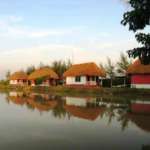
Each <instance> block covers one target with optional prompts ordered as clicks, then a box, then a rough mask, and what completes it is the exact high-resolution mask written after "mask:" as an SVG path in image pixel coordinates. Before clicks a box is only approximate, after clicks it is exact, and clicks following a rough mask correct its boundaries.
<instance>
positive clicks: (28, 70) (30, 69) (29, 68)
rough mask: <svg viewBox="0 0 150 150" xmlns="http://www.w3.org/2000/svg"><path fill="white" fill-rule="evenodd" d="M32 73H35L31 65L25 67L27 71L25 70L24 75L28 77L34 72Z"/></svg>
mask: <svg viewBox="0 0 150 150" xmlns="http://www.w3.org/2000/svg"><path fill="white" fill-rule="evenodd" d="M34 71H35V66H33V65H31V66H29V67H27V69H26V73H27V74H28V75H29V74H31V73H32V72H34Z"/></svg>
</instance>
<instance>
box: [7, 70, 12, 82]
mask: <svg viewBox="0 0 150 150" xmlns="http://www.w3.org/2000/svg"><path fill="white" fill-rule="evenodd" d="M10 75H11V73H10V71H9V70H8V71H7V72H6V79H7V80H9V77H10Z"/></svg>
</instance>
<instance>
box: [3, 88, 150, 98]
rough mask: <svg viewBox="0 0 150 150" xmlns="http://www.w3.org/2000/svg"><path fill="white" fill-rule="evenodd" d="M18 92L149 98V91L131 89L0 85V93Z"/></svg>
mask: <svg viewBox="0 0 150 150" xmlns="http://www.w3.org/2000/svg"><path fill="white" fill-rule="evenodd" d="M9 91H18V92H24V93H32V92H36V93H45V94H48V93H49V94H54V95H62V96H91V97H92V96H93V97H120V98H149V97H150V89H131V88H102V87H99V88H93V89H92V88H71V87H66V86H54V87H52V86H51V87H41V86H35V87H31V86H11V85H0V92H9Z"/></svg>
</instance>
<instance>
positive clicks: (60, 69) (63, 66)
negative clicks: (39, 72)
mask: <svg viewBox="0 0 150 150" xmlns="http://www.w3.org/2000/svg"><path fill="white" fill-rule="evenodd" d="M71 65H72V63H71V61H70V60H68V61H67V62H65V61H61V60H59V61H54V62H52V65H51V68H52V69H53V70H54V71H55V72H56V73H57V74H58V75H59V77H62V76H63V73H64V72H65V71H66V70H67V69H68V68H70V67H71Z"/></svg>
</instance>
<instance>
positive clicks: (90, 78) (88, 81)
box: [63, 63, 106, 87]
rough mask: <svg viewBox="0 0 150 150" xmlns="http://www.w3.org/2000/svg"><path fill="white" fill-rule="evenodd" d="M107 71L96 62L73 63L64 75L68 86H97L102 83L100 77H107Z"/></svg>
mask: <svg viewBox="0 0 150 150" xmlns="http://www.w3.org/2000/svg"><path fill="white" fill-rule="evenodd" d="M105 76H106V74H105V71H104V70H103V69H102V68H99V67H98V66H97V65H96V64H95V63H83V64H76V65H73V66H72V67H71V68H70V69H68V70H67V71H66V72H65V73H64V74H63V77H64V78H65V83H66V85H67V86H77V87H79V86H83V87H94V86H95V87H96V86H98V85H99V84H100V80H99V77H105Z"/></svg>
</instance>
